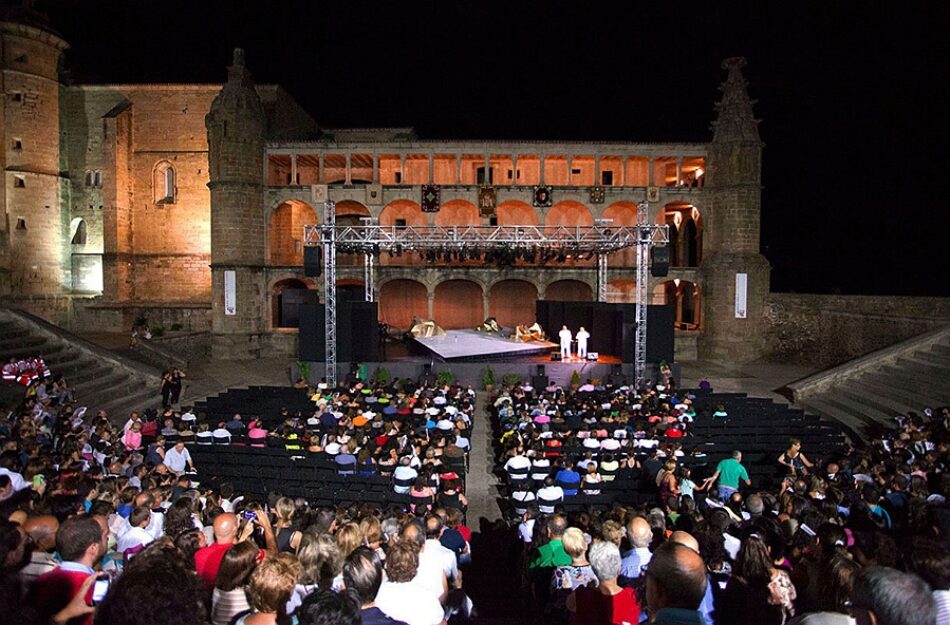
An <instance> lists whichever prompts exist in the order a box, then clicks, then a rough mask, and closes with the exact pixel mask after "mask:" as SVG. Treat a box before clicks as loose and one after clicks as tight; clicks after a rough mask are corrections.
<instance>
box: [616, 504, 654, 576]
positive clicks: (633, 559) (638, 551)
mask: <svg viewBox="0 0 950 625" xmlns="http://www.w3.org/2000/svg"><path fill="white" fill-rule="evenodd" d="M627 540H629V541H630V547H631V549H630V551H628V552H626V553H625V554H624V555H623V560H622V561H621V564H620V585H621V586H623V585H629V584H630V583H631V582H632V581H633V580H635V579H637V578H638V577H640V572H641V571H642V569H643V567H644V566H646V565H647V564H649V563H650V558H652V557H653V554H651V553H650V543H652V542H653V528H651V527H650V524H649V523H648V522H647V520H646V519H644V518H643V517H642V516H638V517H634V518H633V519H631V520H630V522H629V523H627Z"/></svg>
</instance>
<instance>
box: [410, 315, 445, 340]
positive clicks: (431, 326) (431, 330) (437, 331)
mask: <svg viewBox="0 0 950 625" xmlns="http://www.w3.org/2000/svg"><path fill="white" fill-rule="evenodd" d="M409 331H410V332H411V333H412V336H414V337H416V338H420V337H422V338H426V337H429V336H445V330H443V329H442V328H440V327H439V326H438V325H436V323H435V321H433V320H432V319H420V318H419V317H413V318H412V329H411V330H409Z"/></svg>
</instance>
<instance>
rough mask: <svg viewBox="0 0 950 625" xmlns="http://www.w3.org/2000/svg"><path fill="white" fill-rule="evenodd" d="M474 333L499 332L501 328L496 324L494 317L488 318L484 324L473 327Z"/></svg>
mask: <svg viewBox="0 0 950 625" xmlns="http://www.w3.org/2000/svg"><path fill="white" fill-rule="evenodd" d="M475 331H476V332H501V326H499V325H498V322H497V321H496V320H495V318H494V317H489V318H488V319H486V320H485V322H484V323H482V325H480V326H476V327H475Z"/></svg>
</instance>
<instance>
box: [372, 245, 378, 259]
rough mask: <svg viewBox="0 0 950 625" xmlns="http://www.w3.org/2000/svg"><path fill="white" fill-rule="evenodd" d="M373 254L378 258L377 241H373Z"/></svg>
mask: <svg viewBox="0 0 950 625" xmlns="http://www.w3.org/2000/svg"><path fill="white" fill-rule="evenodd" d="M373 256H375V257H376V258H379V243H373Z"/></svg>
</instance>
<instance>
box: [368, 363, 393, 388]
mask: <svg viewBox="0 0 950 625" xmlns="http://www.w3.org/2000/svg"><path fill="white" fill-rule="evenodd" d="M373 377H374V379H375V381H376V383H377V384H382V385H383V386H386V385H387V384H389V381H390V380H392V376H391V375H390V374H389V370H388V369H386V367H377V368H376V373H375V374H374V376H373Z"/></svg>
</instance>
